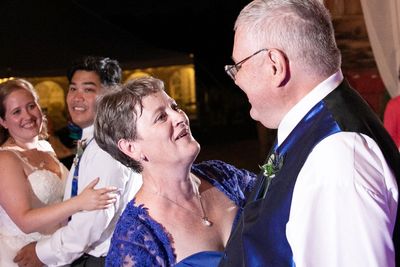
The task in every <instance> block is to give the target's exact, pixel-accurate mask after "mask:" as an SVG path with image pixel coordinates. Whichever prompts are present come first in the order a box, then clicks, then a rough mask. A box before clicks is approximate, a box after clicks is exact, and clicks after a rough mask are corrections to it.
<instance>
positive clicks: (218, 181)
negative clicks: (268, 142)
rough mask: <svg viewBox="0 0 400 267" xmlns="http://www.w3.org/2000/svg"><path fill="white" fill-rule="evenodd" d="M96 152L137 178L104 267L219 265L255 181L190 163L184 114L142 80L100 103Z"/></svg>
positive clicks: (192, 154) (193, 152) (217, 164)
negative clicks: (135, 189)
mask: <svg viewBox="0 0 400 267" xmlns="http://www.w3.org/2000/svg"><path fill="white" fill-rule="evenodd" d="M95 138H96V141H97V142H98V144H99V145H100V147H102V148H103V149H104V150H106V151H107V152H109V153H110V154H111V155H112V156H113V157H114V158H116V159H117V160H119V161H121V162H122V163H124V164H125V165H127V166H129V167H131V168H132V169H134V170H135V171H137V172H141V173H142V176H143V186H142V188H141V189H140V191H139V192H138V193H137V194H136V196H135V198H134V199H133V200H132V201H131V202H130V203H129V204H128V205H127V207H126V209H125V211H124V213H123V215H122V216H121V217H120V219H119V222H118V223H117V226H116V229H115V232H114V235H113V238H112V241H111V247H110V250H109V253H108V256H107V260H106V265H107V266H208V267H210V266H217V265H218V262H219V260H220V258H221V256H222V251H223V249H224V247H225V245H226V243H227V241H228V238H229V236H230V232H231V230H232V229H233V227H232V226H233V225H234V224H235V221H236V219H237V217H238V214H239V213H240V212H239V211H240V209H241V207H242V206H243V204H244V195H245V193H246V191H248V190H250V189H251V188H252V185H253V183H254V182H255V175H254V174H253V173H250V172H248V171H246V170H239V169H236V168H235V167H233V166H231V165H229V164H227V163H224V162H221V161H206V162H202V163H200V164H193V162H194V161H195V159H196V157H197V155H198V153H199V151H200V146H199V144H198V142H197V141H196V140H195V139H194V138H193V136H192V134H191V131H190V127H189V120H188V117H187V116H186V114H185V113H184V112H183V111H182V110H181V109H179V108H178V106H177V104H176V103H175V101H174V100H173V99H172V98H170V97H169V96H168V95H167V94H166V93H165V91H164V84H163V82H162V81H160V80H158V79H155V78H152V77H145V78H140V79H137V80H133V81H130V82H128V83H127V84H125V85H123V86H122V88H121V90H120V91H118V92H116V93H113V94H110V95H106V96H104V97H103V98H102V100H101V101H100V102H99V106H98V110H97V118H96V121H95Z"/></svg>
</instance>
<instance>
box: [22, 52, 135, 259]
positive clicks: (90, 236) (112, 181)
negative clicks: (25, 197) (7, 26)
mask: <svg viewBox="0 0 400 267" xmlns="http://www.w3.org/2000/svg"><path fill="white" fill-rule="evenodd" d="M67 76H68V80H69V82H70V85H69V90H68V95H67V105H68V111H69V113H70V115H71V118H72V121H73V122H74V123H75V124H77V125H78V126H80V127H81V128H82V129H83V133H82V139H81V140H82V142H84V143H85V147H84V148H82V150H81V151H83V153H82V154H81V155H80V156H79V157H77V158H76V160H75V162H74V164H73V166H72V168H71V170H70V174H69V177H68V180H67V184H66V189H65V195H64V198H66V199H67V198H70V197H73V196H74V195H76V194H77V193H79V192H80V190H82V189H84V188H85V186H86V185H87V184H88V183H90V181H92V180H93V179H94V178H96V177H100V182H99V184H98V187H105V186H115V187H117V188H118V189H119V192H120V195H119V198H118V200H117V202H116V203H115V205H114V206H112V207H110V208H108V209H105V210H97V211H92V212H80V213H77V214H75V215H73V216H72V217H71V219H70V221H69V222H68V224H67V225H65V226H64V227H62V228H60V229H58V230H57V231H56V232H55V233H53V234H52V235H51V236H50V237H49V238H46V239H43V240H41V241H39V242H37V243H31V244H29V245H27V246H26V247H25V248H23V249H21V251H20V252H19V254H18V255H17V257H16V261H18V263H19V264H25V265H24V266H38V265H39V266H41V265H43V264H45V265H48V266H60V265H65V264H71V266H103V265H104V258H105V256H106V255H107V252H108V248H109V245H110V239H111V236H112V233H113V230H114V227H115V224H116V222H117V220H118V218H119V216H120V215H121V213H122V211H123V210H124V208H125V206H126V204H127V203H128V201H130V200H131V199H132V198H133V196H134V195H135V193H136V192H137V190H138V189H139V188H140V186H141V176H140V175H139V174H137V173H134V172H133V171H132V170H130V169H128V168H127V167H125V166H124V165H122V164H121V163H120V162H118V161H116V160H115V159H113V158H112V157H111V156H110V155H109V154H108V153H107V152H105V151H104V150H102V149H101V148H100V147H99V146H98V145H97V143H96V141H95V140H94V138H93V123H94V118H95V114H96V99H97V97H98V96H100V95H101V94H103V93H105V92H106V91H107V90H112V89H113V85H116V84H118V83H120V82H121V68H120V67H119V65H118V62H117V61H116V60H111V59H109V58H98V57H86V58H84V59H83V60H82V61H79V62H76V64H74V65H73V66H72V67H71V69H70V70H69V72H68V74H67ZM78 150H79V149H78ZM74 176H77V177H76V178H77V179H74Z"/></svg>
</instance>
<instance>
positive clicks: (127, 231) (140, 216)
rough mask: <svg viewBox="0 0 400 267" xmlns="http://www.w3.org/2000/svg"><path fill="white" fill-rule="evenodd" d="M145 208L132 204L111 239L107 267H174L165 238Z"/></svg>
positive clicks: (122, 216)
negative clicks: (171, 264)
mask: <svg viewBox="0 0 400 267" xmlns="http://www.w3.org/2000/svg"><path fill="white" fill-rule="evenodd" d="M156 226H157V225H155V222H154V221H153V220H151V218H150V217H149V216H148V214H147V211H146V209H144V208H143V207H142V206H139V207H135V206H134V205H133V202H130V203H129V204H128V206H127V208H126V209H125V211H124V213H123V214H122V215H121V217H120V219H119V221H118V223H117V226H116V228H115V231H114V234H113V237H112V239H111V245H110V250H109V252H108V255H107V259H106V266H110V267H111V266H112V267H115V266H170V264H169V262H170V259H169V257H168V256H169V255H168V252H166V249H165V247H166V244H169V241H166V240H163V236H164V234H163V233H162V232H159V229H158V228H157V227H156Z"/></svg>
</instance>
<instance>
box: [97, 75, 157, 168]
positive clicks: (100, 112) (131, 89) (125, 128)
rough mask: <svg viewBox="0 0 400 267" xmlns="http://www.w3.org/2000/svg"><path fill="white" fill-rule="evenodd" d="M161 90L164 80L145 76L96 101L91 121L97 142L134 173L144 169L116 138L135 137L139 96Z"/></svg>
mask: <svg viewBox="0 0 400 267" xmlns="http://www.w3.org/2000/svg"><path fill="white" fill-rule="evenodd" d="M163 90H164V83H163V81H161V80H159V79H156V78H154V77H151V76H147V77H143V78H138V79H135V80H131V81H128V82H127V83H126V84H124V85H121V86H120V88H118V90H115V91H114V92H111V93H107V94H105V95H103V96H102V97H100V98H99V102H98V103H97V113H96V119H95V122H94V127H95V131H94V137H95V139H96V142H97V143H98V145H99V146H100V147H101V148H102V149H103V150H105V151H106V152H108V153H109V154H110V155H111V156H112V157H113V158H115V159H116V160H118V161H120V162H121V163H122V164H124V165H125V166H127V167H130V168H132V169H133V170H134V171H136V172H141V171H142V170H143V167H142V165H141V164H140V162H139V161H136V160H134V159H132V158H131V157H129V156H127V155H126V154H124V153H123V152H122V151H120V150H119V148H118V141H119V140H121V139H124V140H128V141H134V140H136V139H137V138H138V136H137V129H136V122H137V119H138V117H140V116H141V114H142V111H143V104H142V99H143V98H144V97H146V96H148V95H151V94H154V93H157V92H160V91H163Z"/></svg>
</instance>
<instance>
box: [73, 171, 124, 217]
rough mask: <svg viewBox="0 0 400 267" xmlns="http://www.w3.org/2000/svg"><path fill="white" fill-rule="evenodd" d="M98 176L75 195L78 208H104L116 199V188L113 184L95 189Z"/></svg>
mask: <svg viewBox="0 0 400 267" xmlns="http://www.w3.org/2000/svg"><path fill="white" fill-rule="evenodd" d="M99 180H100V178H99V177H97V178H96V179H94V180H93V181H91V182H90V183H89V184H88V185H87V186H86V187H85V189H84V190H83V191H82V192H81V193H80V194H79V195H78V196H77V198H78V199H79V202H80V207H81V208H80V209H81V210H85V211H90V210H99V209H106V208H108V207H110V206H111V205H113V204H114V203H115V202H116V201H117V195H118V194H117V192H118V189H117V188H116V187H114V186H111V187H103V188H100V189H95V186H96V185H97V184H98V183H99Z"/></svg>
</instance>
